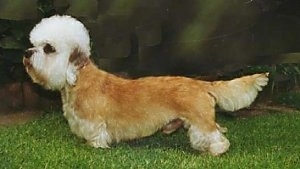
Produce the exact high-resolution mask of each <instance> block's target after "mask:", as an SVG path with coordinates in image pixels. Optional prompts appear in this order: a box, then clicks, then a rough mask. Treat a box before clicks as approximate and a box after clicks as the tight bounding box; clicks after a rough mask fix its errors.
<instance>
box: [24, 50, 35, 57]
mask: <svg viewBox="0 0 300 169" xmlns="http://www.w3.org/2000/svg"><path fill="white" fill-rule="evenodd" d="M32 55H33V50H32V49H27V50H25V52H24V57H25V58H30V57H31V56H32Z"/></svg>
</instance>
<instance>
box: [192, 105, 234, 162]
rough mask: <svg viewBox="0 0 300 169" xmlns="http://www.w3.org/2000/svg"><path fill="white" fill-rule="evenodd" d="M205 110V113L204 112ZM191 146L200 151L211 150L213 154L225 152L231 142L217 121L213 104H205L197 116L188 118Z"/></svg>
mask: <svg viewBox="0 0 300 169" xmlns="http://www.w3.org/2000/svg"><path fill="white" fill-rule="evenodd" d="M203 111H205V113H203ZM198 112H199V111H198ZM186 123H188V124H189V126H190V127H189V130H188V134H189V138H190V142H191V146H192V147H193V148H194V149H196V150H199V151H209V152H210V153H211V154H212V155H215V156H217V155H221V154H223V153H225V152H226V151H227V150H228V148H229V146H230V143H229V141H228V140H227V139H226V137H225V136H224V135H223V134H222V132H224V131H223V129H222V128H220V126H219V125H218V124H217V123H216V122H215V112H214V107H213V106H211V107H210V106H204V107H203V108H201V113H200V112H199V113H198V114H197V115H196V116H195V115H193V116H191V117H189V119H187V121H186Z"/></svg>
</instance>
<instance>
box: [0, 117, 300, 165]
mask: <svg viewBox="0 0 300 169" xmlns="http://www.w3.org/2000/svg"><path fill="white" fill-rule="evenodd" d="M218 116H219V117H218V121H219V123H221V124H222V126H226V127H227V128H228V129H229V132H228V133H227V134H226V135H227V137H228V138H229V140H230V141H231V148H230V150H229V151H228V152H227V153H226V154H224V155H222V156H221V157H213V156H210V155H209V154H207V153H202V154H201V153H199V152H197V151H194V150H192V149H191V148H190V145H189V142H188V138H187V134H186V131H185V130H183V129H182V130H179V131H178V132H177V133H175V134H173V135H171V136H165V135H163V134H161V133H158V134H156V135H154V136H152V137H148V138H145V139H139V140H135V141H130V142H123V143H119V144H116V145H113V146H112V148H111V149H106V150H103V149H94V148H91V147H89V146H87V145H86V144H84V141H83V140H81V139H79V138H77V137H75V136H74V135H73V134H71V133H70V130H69V127H68V125H67V122H66V121H65V119H64V118H63V116H62V113H46V114H45V115H44V116H43V118H41V119H38V120H36V121H33V122H30V123H27V124H25V125H18V126H11V127H2V128H0V168H1V169H4V168H30V169H33V168H34V169H38V168H56V169H58V168H151V169H154V168H171V169H175V168H229V169H232V168H281V169H283V168H284V169H286V168H300V158H299V155H300V132H299V131H300V114H299V113H289V114H284V113H281V114H279V113H271V114H268V115H264V116H258V117H252V118H247V119H235V118H230V117H225V116H222V115H218Z"/></svg>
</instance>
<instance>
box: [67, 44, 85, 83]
mask: <svg viewBox="0 0 300 169" xmlns="http://www.w3.org/2000/svg"><path fill="white" fill-rule="evenodd" d="M89 62H90V60H89V57H88V56H86V55H85V54H84V53H83V52H81V51H80V50H79V49H78V48H75V49H74V51H73V52H72V54H71V55H70V57H69V65H68V68H67V82H68V83H69V84H70V85H75V82H76V79H77V72H78V70H79V69H81V68H83V67H84V66H85V65H87V64H88V63H89Z"/></svg>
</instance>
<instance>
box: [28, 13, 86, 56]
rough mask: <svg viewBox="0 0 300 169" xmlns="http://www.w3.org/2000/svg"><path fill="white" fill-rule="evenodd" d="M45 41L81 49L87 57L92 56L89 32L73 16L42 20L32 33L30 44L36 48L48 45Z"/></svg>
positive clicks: (58, 16) (55, 16)
mask: <svg viewBox="0 0 300 169" xmlns="http://www.w3.org/2000/svg"><path fill="white" fill-rule="evenodd" d="M70 28H71V29H70ZM45 40H50V41H52V42H56V43H58V44H59V45H65V46H68V48H70V47H71V48H73V49H75V48H79V50H80V51H81V52H83V53H84V54H85V56H90V37H89V33H88V30H87V29H86V28H85V27H84V25H83V24H82V23H81V22H79V21H78V20H76V19H75V18H72V17H71V16H67V15H62V16H60V15H54V16H52V17H50V18H45V19H42V21H41V22H40V23H39V24H37V25H36V26H35V27H34V28H33V30H32V31H31V33H30V42H31V43H32V44H33V45H34V46H39V45H40V44H41V43H47V42H45ZM62 48H64V47H62Z"/></svg>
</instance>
